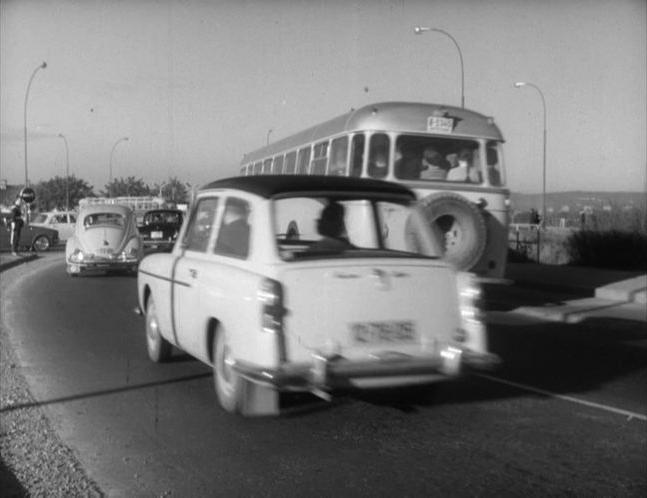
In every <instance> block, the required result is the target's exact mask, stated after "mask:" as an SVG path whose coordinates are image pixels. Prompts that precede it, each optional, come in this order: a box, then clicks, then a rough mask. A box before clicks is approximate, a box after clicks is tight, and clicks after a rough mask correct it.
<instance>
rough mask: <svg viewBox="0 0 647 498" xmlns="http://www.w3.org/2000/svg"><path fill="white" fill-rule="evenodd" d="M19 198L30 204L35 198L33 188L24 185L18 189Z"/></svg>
mask: <svg viewBox="0 0 647 498" xmlns="http://www.w3.org/2000/svg"><path fill="white" fill-rule="evenodd" d="M20 198H21V199H22V200H23V201H24V202H26V203H27V204H31V203H32V202H34V201H35V200H36V192H34V189H33V188H30V187H25V188H24V189H22V190H21V191H20Z"/></svg>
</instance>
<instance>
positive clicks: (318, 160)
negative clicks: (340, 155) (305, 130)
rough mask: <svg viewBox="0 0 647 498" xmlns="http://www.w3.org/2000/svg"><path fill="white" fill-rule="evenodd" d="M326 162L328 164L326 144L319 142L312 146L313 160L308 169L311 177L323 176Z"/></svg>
mask: <svg viewBox="0 0 647 498" xmlns="http://www.w3.org/2000/svg"><path fill="white" fill-rule="evenodd" d="M326 162H328V142H327V141H326V142H320V143H318V144H317V145H315V146H314V158H313V159H312V165H311V167H310V174H311V175H323V174H325V173H326Z"/></svg>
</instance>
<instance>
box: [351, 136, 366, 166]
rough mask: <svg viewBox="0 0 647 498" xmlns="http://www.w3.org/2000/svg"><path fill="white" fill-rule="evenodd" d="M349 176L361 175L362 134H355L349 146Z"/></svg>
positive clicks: (362, 158)
mask: <svg viewBox="0 0 647 498" xmlns="http://www.w3.org/2000/svg"><path fill="white" fill-rule="evenodd" d="M351 161H352V163H351V166H350V176H361V175H362V162H363V161H364V135H355V136H354V137H353V143H352V147H351Z"/></svg>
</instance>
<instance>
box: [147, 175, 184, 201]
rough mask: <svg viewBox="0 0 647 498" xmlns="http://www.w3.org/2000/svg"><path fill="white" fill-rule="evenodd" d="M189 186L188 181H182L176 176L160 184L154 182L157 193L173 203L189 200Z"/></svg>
mask: <svg viewBox="0 0 647 498" xmlns="http://www.w3.org/2000/svg"><path fill="white" fill-rule="evenodd" d="M189 188H190V186H189V184H188V183H182V182H181V181H180V180H178V178H177V177H176V176H174V177H171V178H169V179H168V180H167V181H166V182H162V183H161V184H155V191H156V192H157V195H159V196H160V197H163V198H164V199H166V200H167V201H168V202H172V203H175V204H181V203H185V202H189Z"/></svg>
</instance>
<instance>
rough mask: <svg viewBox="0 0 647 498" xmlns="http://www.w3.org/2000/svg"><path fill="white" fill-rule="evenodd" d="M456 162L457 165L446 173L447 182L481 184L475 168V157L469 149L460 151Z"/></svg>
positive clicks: (479, 175) (478, 172) (478, 173)
mask: <svg viewBox="0 0 647 498" xmlns="http://www.w3.org/2000/svg"><path fill="white" fill-rule="evenodd" d="M456 160H457V162H458V164H457V165H456V166H455V167H454V168H452V169H450V170H449V172H448V173H447V180H448V181H450V182H468V183H481V173H480V171H478V168H477V167H476V166H475V157H474V153H473V152H472V150H471V149H468V148H464V149H462V150H461V151H460V152H459V153H458V155H457V156H456Z"/></svg>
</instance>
